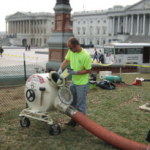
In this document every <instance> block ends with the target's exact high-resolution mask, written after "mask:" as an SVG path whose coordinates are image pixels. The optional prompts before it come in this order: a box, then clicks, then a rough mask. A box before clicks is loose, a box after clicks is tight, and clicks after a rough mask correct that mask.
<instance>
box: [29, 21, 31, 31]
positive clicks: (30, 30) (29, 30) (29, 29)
mask: <svg viewBox="0 0 150 150" xmlns="http://www.w3.org/2000/svg"><path fill="white" fill-rule="evenodd" d="M29 34H31V20H29Z"/></svg>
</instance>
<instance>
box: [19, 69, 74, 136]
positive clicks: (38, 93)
mask: <svg viewBox="0 0 150 150" xmlns="http://www.w3.org/2000/svg"><path fill="white" fill-rule="evenodd" d="M58 80H59V76H58V74H57V72H55V71H51V72H50V73H43V74H34V75H32V76H30V77H29V78H28V80H27V81H26V85H25V90H24V94H25V99H26V102H27V105H28V108H27V109H23V110H22V112H21V113H20V114H19V116H20V117H21V120H20V124H21V126H22V127H29V126H30V120H29V119H28V118H32V119H36V120H39V121H43V122H47V123H48V124H49V125H50V129H49V134H50V135H57V134H59V133H60V132H61V128H60V126H59V125H57V124H55V123H54V121H53V119H52V116H51V114H52V112H53V111H54V110H59V112H61V113H66V114H67V115H69V116H70V114H71V112H72V113H74V112H75V110H74V108H73V107H72V106H70V104H71V103H72V101H73V97H72V94H71V91H70V89H69V88H68V87H67V85H66V81H65V78H63V79H62V81H61V82H59V83H58V82H57V81H58ZM72 110H73V111H72Z"/></svg>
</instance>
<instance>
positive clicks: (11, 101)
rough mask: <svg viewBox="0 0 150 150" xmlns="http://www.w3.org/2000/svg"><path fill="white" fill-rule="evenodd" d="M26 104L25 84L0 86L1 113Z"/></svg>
mask: <svg viewBox="0 0 150 150" xmlns="http://www.w3.org/2000/svg"><path fill="white" fill-rule="evenodd" d="M25 106H26V101H25V97H24V86H20V87H9V88H7V87H4V88H0V113H3V112H6V111H10V110H13V109H18V108H23V107H25Z"/></svg>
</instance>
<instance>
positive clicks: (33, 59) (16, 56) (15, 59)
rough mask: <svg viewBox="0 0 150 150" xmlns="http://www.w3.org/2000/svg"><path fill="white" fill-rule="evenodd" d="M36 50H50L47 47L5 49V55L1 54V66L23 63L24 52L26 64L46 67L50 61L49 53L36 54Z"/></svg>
mask: <svg viewBox="0 0 150 150" xmlns="http://www.w3.org/2000/svg"><path fill="white" fill-rule="evenodd" d="M35 51H48V48H47V49H31V51H25V50H24V49H4V53H3V56H2V57H1V56H0V67H4V66H15V65H23V64H24V59H23V53H24V54H25V57H26V58H25V61H26V64H37V65H40V66H42V67H44V68H45V67H46V63H47V62H48V55H44V54H35Z"/></svg>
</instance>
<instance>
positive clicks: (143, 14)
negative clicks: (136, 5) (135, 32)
mask: <svg viewBox="0 0 150 150" xmlns="http://www.w3.org/2000/svg"><path fill="white" fill-rule="evenodd" d="M145 15H146V14H143V33H142V35H145Z"/></svg>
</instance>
